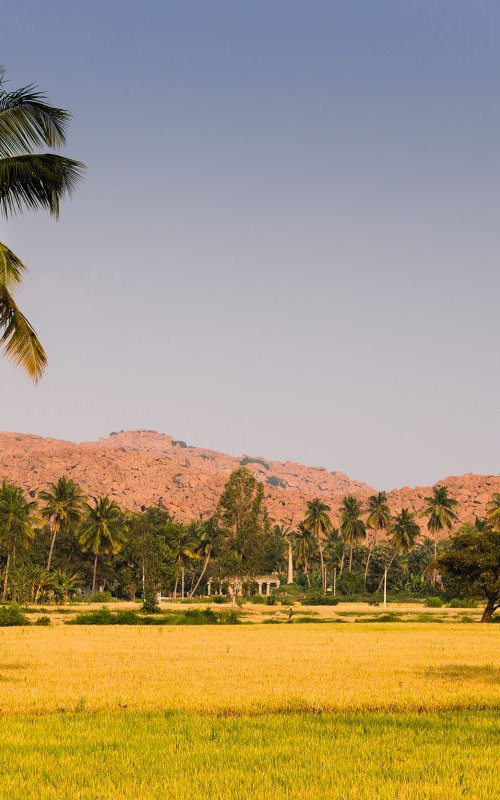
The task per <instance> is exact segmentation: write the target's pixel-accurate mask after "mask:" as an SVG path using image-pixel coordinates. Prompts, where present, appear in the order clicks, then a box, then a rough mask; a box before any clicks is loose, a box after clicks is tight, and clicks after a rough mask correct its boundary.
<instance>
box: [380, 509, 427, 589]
mask: <svg viewBox="0 0 500 800" xmlns="http://www.w3.org/2000/svg"><path fill="white" fill-rule="evenodd" d="M390 530H391V533H392V536H391V544H392V546H393V548H394V553H393V555H392V558H391V560H390V561H389V564H388V565H387V567H386V569H387V572H389V570H390V568H391V567H392V565H393V563H394V559H395V558H396V555H397V554H398V553H399V554H400V555H407V554H408V553H409V552H410V551H411V550H413V548H414V547H415V544H416V542H417V539H418V537H419V535H420V525H419V524H418V522H416V520H415V515H414V514H412V513H411V512H410V511H409V510H408V509H407V508H402V509H401V511H400V512H399V514H395V516H394V517H393V518H392V520H391V525H390ZM383 581H384V577H383V576H382V578H381V580H380V583H379V585H378V589H377V591H378V592H379V591H380V589H381V587H382V583H383Z"/></svg>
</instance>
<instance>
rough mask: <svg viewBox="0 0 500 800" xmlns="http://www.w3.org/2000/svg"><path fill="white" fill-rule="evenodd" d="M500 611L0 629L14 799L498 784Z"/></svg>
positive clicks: (401, 791)
mask: <svg viewBox="0 0 500 800" xmlns="http://www.w3.org/2000/svg"><path fill="white" fill-rule="evenodd" d="M499 656H500V626H499V625H470V624H469V625H466V624H458V623H456V622H453V621H451V622H449V623H447V624H442V623H441V622H431V623H425V622H420V623H418V622H405V623H401V622H386V623H377V622H371V621H368V622H365V623H364V624H358V625H356V624H337V623H335V622H320V623H310V624H307V625H300V624H295V625H286V624H283V625H268V624H259V623H255V624H249V625H236V626H200V627H196V626H184V625H178V626H156V625H153V626H145V627H140V626H139V627H136V626H76V625H62V624H58V625H52V626H50V627H27V628H22V627H20V628H3V629H0V714H1V715H0V769H1V774H2V780H1V781H0V798H9V800H13V799H15V798H21V797H22V798H27V800H32V799H33V800H34V798H41V800H49V798H50V799H51V800H52V799H54V800H55V799H56V798H58V800H59V798H64V797H72V798H76V799H77V800H79V799H80V800H111V798H113V800H114V798H117V797H120V798H126V799H127V800H128V798H136V797H140V798H142V800H152V799H153V798H154V799H155V800H156V798H158V800H159V798H168V799H170V798H172V799H173V798H180V797H186V798H191V799H192V800H202V798H203V800H212V799H214V800H215V798H217V800H218V799H219V798H221V800H222V798H227V797H230V796H232V795H234V796H238V797H240V798H243V799H244V800H246V798H248V800H250V799H252V800H268V798H269V800H270V799H271V798H278V800H281V798H283V799H284V798H287V799H288V798H293V799H295V798H297V800H298V798H303V797H305V796H307V797H310V798H314V800H316V798H317V799H318V800H319V798H334V799H335V800H336V799H337V798H338V800H340V799H341V798H342V799H344V798H347V799H348V800H351V799H352V800H365V798H366V800H368V798H373V797H377V798H381V800H385V799H386V798H394V800H395V799H396V798H403V799H406V798H408V800H410V798H411V800H419V798H425V799H427V798H436V800H437V798H443V797H446V798H447V799H448V798H450V799H451V800H455V798H478V800H483V799H484V800H487V798H493V797H494V796H496V795H497V794H498V791H499V790H500V770H499V769H498V764H499V758H500V722H499V714H498V712H499V711H500V658H499Z"/></svg>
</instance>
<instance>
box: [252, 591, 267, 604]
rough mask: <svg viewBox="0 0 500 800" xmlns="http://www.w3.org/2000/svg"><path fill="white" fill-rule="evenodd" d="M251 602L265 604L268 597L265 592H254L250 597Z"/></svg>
mask: <svg viewBox="0 0 500 800" xmlns="http://www.w3.org/2000/svg"><path fill="white" fill-rule="evenodd" d="M248 601H249V603H255V604H256V605H265V604H266V602H267V598H266V596H265V595H263V594H252V595H250V597H249V598H248Z"/></svg>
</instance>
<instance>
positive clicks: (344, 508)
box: [340, 494, 366, 572]
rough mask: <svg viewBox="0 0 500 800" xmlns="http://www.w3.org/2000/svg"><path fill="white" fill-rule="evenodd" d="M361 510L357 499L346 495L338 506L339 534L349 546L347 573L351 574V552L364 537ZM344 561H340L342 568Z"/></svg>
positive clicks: (364, 525)
mask: <svg viewBox="0 0 500 800" xmlns="http://www.w3.org/2000/svg"><path fill="white" fill-rule="evenodd" d="M362 513H363V509H362V506H361V503H360V502H359V500H358V498H357V497H356V496H355V495H353V494H348V495H346V497H344V499H343V500H342V505H341V506H340V533H341V535H342V538H343V540H344V542H345V544H346V545H348V546H349V572H352V551H353V549H354V545H355V544H357V543H358V542H361V541H362V540H363V539H364V538H365V537H366V524H365V522H364V521H363V520H362V519H361V514H362ZM343 563H344V559H342V567H343Z"/></svg>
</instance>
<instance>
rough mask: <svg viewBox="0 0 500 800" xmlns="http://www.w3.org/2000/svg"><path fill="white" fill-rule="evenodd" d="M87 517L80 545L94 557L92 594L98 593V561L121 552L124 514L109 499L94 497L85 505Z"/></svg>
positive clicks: (81, 530)
mask: <svg viewBox="0 0 500 800" xmlns="http://www.w3.org/2000/svg"><path fill="white" fill-rule="evenodd" d="M85 509H86V512H87V513H86V515H85V518H84V520H83V522H82V523H81V526H80V536H79V538H80V544H81V546H82V550H83V551H84V552H89V551H90V552H91V553H93V555H94V569H93V572H92V594H94V593H95V591H96V580H97V561H98V559H99V556H102V555H115V554H116V553H118V552H119V551H120V550H121V547H122V545H123V541H124V539H125V534H124V527H125V526H124V521H123V514H122V511H121V509H120V506H119V505H118V503H116V502H115V501H114V500H110V499H109V497H94V498H93V503H92V504H90V503H85Z"/></svg>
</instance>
